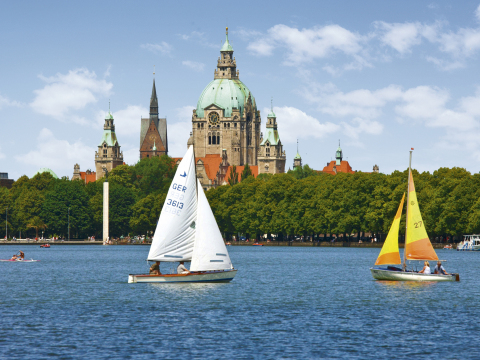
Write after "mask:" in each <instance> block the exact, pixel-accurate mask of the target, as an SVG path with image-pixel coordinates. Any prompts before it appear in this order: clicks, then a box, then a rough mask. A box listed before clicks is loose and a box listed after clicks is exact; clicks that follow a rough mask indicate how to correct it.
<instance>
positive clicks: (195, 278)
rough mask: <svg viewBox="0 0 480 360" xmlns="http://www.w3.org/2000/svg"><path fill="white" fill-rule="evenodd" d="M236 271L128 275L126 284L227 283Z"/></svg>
mask: <svg viewBox="0 0 480 360" xmlns="http://www.w3.org/2000/svg"><path fill="white" fill-rule="evenodd" d="M235 275H237V270H226V271H205V272H195V273H190V274H165V275H163V274H162V275H148V274H142V275H133V274H130V275H128V283H129V284H135V283H164V284H166V283H192V282H195V283H196V282H229V281H231V280H232V279H233V278H234V277H235Z"/></svg>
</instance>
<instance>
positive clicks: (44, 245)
mask: <svg viewBox="0 0 480 360" xmlns="http://www.w3.org/2000/svg"><path fill="white" fill-rule="evenodd" d="M40 247H41V248H49V247H50V244H43V245H40Z"/></svg>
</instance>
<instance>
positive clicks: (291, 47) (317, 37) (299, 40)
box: [248, 24, 364, 65]
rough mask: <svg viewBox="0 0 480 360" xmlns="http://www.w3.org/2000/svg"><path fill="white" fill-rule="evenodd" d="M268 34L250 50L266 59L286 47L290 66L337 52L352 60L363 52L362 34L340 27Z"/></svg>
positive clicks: (277, 29)
mask: <svg viewBox="0 0 480 360" xmlns="http://www.w3.org/2000/svg"><path fill="white" fill-rule="evenodd" d="M267 33H268V34H267V35H266V36H263V37H260V38H258V39H257V40H255V41H253V42H251V43H250V44H249V45H248V49H249V50H250V51H251V52H253V53H254V54H257V55H264V56H265V55H271V54H272V53H273V49H274V48H276V47H285V48H286V49H287V51H288V54H287V61H286V64H287V65H298V64H301V63H305V62H310V61H312V60H314V59H319V58H325V57H327V56H329V55H331V54H333V53H336V52H340V53H343V54H346V55H350V56H352V55H355V54H358V53H359V52H360V51H361V50H362V45H361V43H362V42H363V41H364V38H363V37H362V36H360V35H359V34H357V33H353V32H351V31H349V30H347V29H345V28H343V27H341V26H339V25H327V26H323V27H313V28H311V29H302V30H299V29H297V28H292V27H289V26H287V25H283V24H279V25H275V26H273V27H271V28H270V29H268V31H267Z"/></svg>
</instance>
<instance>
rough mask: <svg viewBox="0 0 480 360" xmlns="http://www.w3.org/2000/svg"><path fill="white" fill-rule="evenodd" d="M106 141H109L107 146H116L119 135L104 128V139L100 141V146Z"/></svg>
mask: <svg viewBox="0 0 480 360" xmlns="http://www.w3.org/2000/svg"><path fill="white" fill-rule="evenodd" d="M104 142H105V143H107V146H115V145H116V144H118V141H117V136H116V135H115V133H114V132H112V130H103V136H102V141H100V145H99V146H102V145H103V143H104Z"/></svg>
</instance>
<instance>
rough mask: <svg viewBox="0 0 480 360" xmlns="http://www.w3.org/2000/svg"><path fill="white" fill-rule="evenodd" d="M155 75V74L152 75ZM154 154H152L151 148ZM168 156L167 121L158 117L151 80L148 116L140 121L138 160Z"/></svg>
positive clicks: (156, 100) (155, 96) (155, 91)
mask: <svg viewBox="0 0 480 360" xmlns="http://www.w3.org/2000/svg"><path fill="white" fill-rule="evenodd" d="M153 75H155V72H154V73H153ZM154 145H155V147H156V149H157V150H156V152H155V154H153V147H154ZM163 154H165V155H168V139H167V119H164V118H159V116H158V98H157V89H156V87H155V78H153V86H152V95H151V97H150V116H149V117H148V118H142V119H141V125H140V160H141V159H143V158H145V157H152V156H161V155H163Z"/></svg>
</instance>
